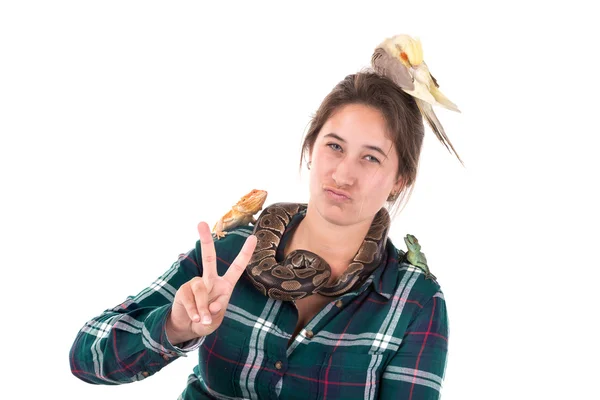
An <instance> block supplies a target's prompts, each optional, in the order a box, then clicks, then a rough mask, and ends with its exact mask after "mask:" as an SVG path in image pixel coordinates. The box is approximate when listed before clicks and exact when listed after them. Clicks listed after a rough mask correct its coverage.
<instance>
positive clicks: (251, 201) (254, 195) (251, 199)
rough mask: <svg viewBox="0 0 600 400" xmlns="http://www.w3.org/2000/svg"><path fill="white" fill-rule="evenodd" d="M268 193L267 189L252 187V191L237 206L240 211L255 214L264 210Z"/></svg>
mask: <svg viewBox="0 0 600 400" xmlns="http://www.w3.org/2000/svg"><path fill="white" fill-rule="evenodd" d="M267 194H268V193H267V191H266V190H259V189H252V190H251V191H250V193H248V194H247V195H245V196H244V197H242V198H241V199H240V201H238V203H237V204H236V205H235V207H236V208H237V210H238V211H240V212H244V213H250V214H255V213H256V212H258V211H260V210H262V206H263V204H265V200H266V199H267Z"/></svg>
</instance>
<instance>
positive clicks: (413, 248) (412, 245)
mask: <svg viewBox="0 0 600 400" xmlns="http://www.w3.org/2000/svg"><path fill="white" fill-rule="evenodd" d="M404 242H405V243H406V247H407V248H408V252H407V253H406V260H407V261H408V262H409V263H411V264H412V265H414V266H415V267H418V268H421V269H422V270H423V271H424V272H425V279H433V280H435V279H436V277H435V276H434V275H433V274H432V273H431V271H429V267H428V266H427V258H425V254H424V253H422V252H421V245H420V244H419V241H418V240H417V238H416V237H414V236H413V235H410V234H409V235H406V237H405V238H404Z"/></svg>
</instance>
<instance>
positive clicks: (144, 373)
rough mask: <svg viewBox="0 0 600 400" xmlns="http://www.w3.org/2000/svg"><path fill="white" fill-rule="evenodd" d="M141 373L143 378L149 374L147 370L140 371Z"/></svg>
mask: <svg viewBox="0 0 600 400" xmlns="http://www.w3.org/2000/svg"><path fill="white" fill-rule="evenodd" d="M142 375H144V378H147V377H148V375H150V374H149V373H148V371H144V372H142Z"/></svg>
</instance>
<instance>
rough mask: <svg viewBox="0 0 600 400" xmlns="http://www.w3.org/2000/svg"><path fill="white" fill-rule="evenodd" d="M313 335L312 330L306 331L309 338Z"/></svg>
mask: <svg viewBox="0 0 600 400" xmlns="http://www.w3.org/2000/svg"><path fill="white" fill-rule="evenodd" d="M313 336H315V334H314V333H313V331H306V337H307V338H309V339H312V337H313Z"/></svg>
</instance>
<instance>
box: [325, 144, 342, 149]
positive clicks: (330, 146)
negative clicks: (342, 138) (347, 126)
mask: <svg viewBox="0 0 600 400" xmlns="http://www.w3.org/2000/svg"><path fill="white" fill-rule="evenodd" d="M327 147H329V148H330V149H332V150H333V151H342V146H340V145H339V144H337V143H327Z"/></svg>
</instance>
